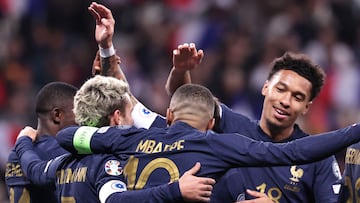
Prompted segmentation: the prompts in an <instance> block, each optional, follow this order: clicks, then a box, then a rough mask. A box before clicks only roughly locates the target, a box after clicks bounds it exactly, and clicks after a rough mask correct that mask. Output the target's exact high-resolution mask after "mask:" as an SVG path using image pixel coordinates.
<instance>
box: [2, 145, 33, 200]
mask: <svg viewBox="0 0 360 203" xmlns="http://www.w3.org/2000/svg"><path fill="white" fill-rule="evenodd" d="M5 183H6V186H7V190H8V194H9V198H10V199H12V200H13V202H14V203H20V202H21V201H22V200H28V201H30V194H29V191H28V190H27V186H28V185H29V184H30V181H29V179H28V178H27V177H26V176H25V175H24V173H23V171H22V169H21V166H20V161H19V159H18V156H17V154H16V151H15V149H14V150H12V151H11V152H10V154H9V157H8V161H7V163H6V169H5Z"/></svg>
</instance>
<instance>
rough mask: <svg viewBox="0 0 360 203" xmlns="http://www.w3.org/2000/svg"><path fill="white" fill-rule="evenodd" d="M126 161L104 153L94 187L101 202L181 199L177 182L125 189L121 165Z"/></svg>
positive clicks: (172, 200)
mask: <svg viewBox="0 0 360 203" xmlns="http://www.w3.org/2000/svg"><path fill="white" fill-rule="evenodd" d="M125 164H126V161H125V160H124V161H123V160H122V159H118V158H117V157H115V156H112V155H104V156H103V159H102V161H101V162H99V163H98V164H96V165H97V166H98V169H97V173H96V183H95V185H96V188H97V190H98V195H99V199H100V201H101V202H102V203H104V202H107V203H110V202H114V203H115V202H164V203H165V202H176V201H178V200H181V193H180V188H179V184H178V182H174V183H171V184H164V185H161V186H157V187H153V188H149V189H143V190H127V187H126V184H125V178H124V174H123V171H124V169H123V167H124V166H125Z"/></svg>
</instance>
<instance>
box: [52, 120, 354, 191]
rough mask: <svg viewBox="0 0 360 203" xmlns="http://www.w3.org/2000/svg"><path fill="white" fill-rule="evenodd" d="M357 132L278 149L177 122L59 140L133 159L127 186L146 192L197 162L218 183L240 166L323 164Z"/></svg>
mask: <svg viewBox="0 0 360 203" xmlns="http://www.w3.org/2000/svg"><path fill="white" fill-rule="evenodd" d="M359 130H360V128H359V126H358V125H353V126H349V127H347V128H344V129H340V130H337V131H333V132H328V133H324V134H323V135H321V136H307V137H305V138H301V139H297V140H295V141H291V142H287V143H280V144H275V143H271V142H263V141H256V140H253V139H250V138H247V137H244V136H242V135H240V134H236V133H232V134H217V133H214V132H212V131H207V132H201V131H198V130H197V129H194V128H193V127H191V126H189V125H188V124H186V123H183V122H179V121H178V122H176V123H175V124H173V125H172V126H170V127H169V128H166V129H163V128H150V129H149V130H145V129H137V128H129V129H124V128H121V127H119V126H115V127H103V128H100V129H98V128H94V127H87V126H82V127H70V128H66V129H64V130H62V131H60V132H59V133H58V135H57V139H58V141H59V143H60V144H61V145H62V146H63V147H66V148H67V149H68V150H71V151H72V152H78V153H85V154H86V153H113V154H116V155H117V156H119V157H124V158H126V157H130V158H129V161H128V163H127V164H126V166H125V167H124V175H125V177H126V179H127V187H128V188H129V189H143V188H148V187H153V186H156V185H160V184H164V183H168V182H173V181H176V180H177V179H178V178H179V177H180V176H181V175H182V174H183V173H184V172H185V171H186V170H188V169H190V168H191V167H192V166H193V165H194V164H195V163H196V162H200V163H201V164H202V166H201V170H200V171H199V172H198V173H197V174H196V175H198V176H204V177H212V178H218V177H219V176H221V175H222V174H223V173H224V172H225V171H226V170H228V169H229V168H233V167H238V166H265V165H269V164H271V165H295V164H303V163H308V162H311V161H314V160H319V159H321V158H324V157H327V156H329V155H331V154H333V153H334V152H336V151H338V150H340V149H342V148H344V147H346V146H348V145H350V144H352V143H355V142H357V141H358V140H359V139H360V134H359ZM339 133H341V136H339ZM73 143H74V145H75V147H74V146H73Z"/></svg>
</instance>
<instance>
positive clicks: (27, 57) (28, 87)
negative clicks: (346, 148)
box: [0, 0, 360, 202]
mask: <svg viewBox="0 0 360 203" xmlns="http://www.w3.org/2000/svg"><path fill="white" fill-rule="evenodd" d="M90 2H91V1H88V0H0V39H1V43H0V168H1V181H0V183H1V184H0V187H3V188H2V189H0V190H1V192H0V202H7V201H8V200H7V194H6V193H5V189H4V186H3V178H4V177H3V176H4V172H3V170H4V166H5V162H6V159H7V156H8V154H9V151H10V149H11V147H12V146H13V144H14V141H15V138H16V135H17V133H18V132H19V130H20V129H21V128H22V127H23V126H24V125H31V126H33V127H36V122H37V120H36V117H35V115H34V110H33V109H34V107H33V104H34V98H35V95H36V93H37V91H38V90H39V88H41V87H42V86H43V85H44V84H46V83H48V82H51V81H65V82H68V83H71V84H73V85H75V86H77V87H80V85H81V84H82V83H83V82H84V80H86V79H87V78H89V77H90V75H91V65H92V61H93V58H94V56H95V53H96V50H97V49H98V47H97V44H96V42H95V40H94V26H95V23H94V20H93V19H92V16H91V15H90V14H89V12H88V11H87V7H88V5H90ZM97 2H99V3H102V4H104V5H106V6H107V7H109V8H110V9H111V10H112V12H113V15H114V18H115V20H116V25H115V36H114V45H115V48H116V49H117V54H118V55H119V56H120V57H121V61H122V64H121V66H122V68H123V70H124V72H125V74H126V76H127V78H128V81H129V83H130V86H131V90H132V92H133V93H134V95H135V96H137V97H138V98H139V100H140V101H141V102H142V103H144V104H145V105H147V106H148V107H150V108H151V109H152V110H154V111H157V112H160V113H165V110H166V108H167V105H168V102H169V97H168V96H167V95H166V93H165V90H164V85H165V80H166V78H167V75H168V73H169V70H170V68H171V64H172V62H171V56H172V50H173V49H174V48H175V47H176V46H177V45H178V44H180V43H184V42H194V43H196V46H197V47H198V48H199V49H203V50H204V52H205V57H204V60H203V62H202V64H201V65H200V66H199V68H198V69H196V70H194V71H193V72H192V78H193V82H194V83H200V84H203V85H205V86H207V87H209V88H210V89H211V90H212V91H213V93H214V94H215V95H216V96H217V97H218V98H220V100H221V101H222V102H223V103H225V104H227V105H229V106H230V107H232V108H233V109H234V110H236V111H239V112H242V113H244V114H246V115H248V116H249V117H252V118H259V116H260V113H261V108H262V96H261V87H262V85H263V83H264V81H265V80H266V76H267V73H268V69H269V64H270V63H271V61H272V60H273V59H274V58H276V57H279V56H281V55H282V54H283V53H284V52H285V51H296V52H303V53H306V54H308V55H309V56H310V57H311V58H312V59H313V60H314V61H315V62H316V63H317V64H319V65H321V66H322V67H323V68H324V70H325V71H326V73H327V75H328V76H327V82H326V84H325V87H324V89H323V91H322V93H321V95H320V96H319V97H318V98H317V99H316V100H315V103H314V105H313V106H312V107H311V110H310V112H309V113H308V115H307V116H305V117H303V118H301V119H300V120H299V121H298V123H299V124H300V125H301V126H302V127H303V128H304V129H305V130H306V131H307V132H308V133H319V132H324V131H328V130H333V129H336V128H339V127H344V126H345V125H349V124H351V123H354V122H358V121H359V120H360V119H359V117H360V84H359V83H360V80H359V79H358V78H359V77H360V1H359V0H271V1H264V0H206V1H204V0H157V1H155V0H153V1H152V0H146V1H145V0H104V1H97ZM339 163H340V165H341V166H342V164H341V163H342V158H341V153H340V155H339ZM3 191H4V192H3Z"/></svg>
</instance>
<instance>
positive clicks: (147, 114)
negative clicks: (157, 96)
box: [131, 102, 158, 129]
mask: <svg viewBox="0 0 360 203" xmlns="http://www.w3.org/2000/svg"><path fill="white" fill-rule="evenodd" d="M131 116H132V118H133V120H134V126H135V127H137V128H146V129H149V128H150V126H151V125H152V124H153V122H154V121H155V119H156V117H157V116H158V114H157V113H154V112H152V111H150V110H149V109H147V108H146V107H145V106H144V105H143V104H142V103H140V102H139V103H137V104H136V105H135V106H134V109H133V111H132V112H131Z"/></svg>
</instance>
